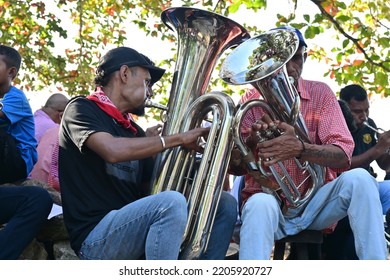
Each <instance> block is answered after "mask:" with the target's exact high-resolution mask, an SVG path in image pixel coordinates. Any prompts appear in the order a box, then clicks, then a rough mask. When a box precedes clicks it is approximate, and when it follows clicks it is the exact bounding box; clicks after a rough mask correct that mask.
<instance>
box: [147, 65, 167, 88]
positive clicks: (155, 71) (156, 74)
mask: <svg viewBox="0 0 390 280" xmlns="http://www.w3.org/2000/svg"><path fill="white" fill-rule="evenodd" d="M142 67H145V68H146V69H148V70H149V73H150V77H151V82H152V84H154V83H156V82H157V81H159V80H160V79H161V77H162V76H163V75H164V73H165V69H162V68H159V67H156V66H152V65H148V66H145V65H143V66H142Z"/></svg>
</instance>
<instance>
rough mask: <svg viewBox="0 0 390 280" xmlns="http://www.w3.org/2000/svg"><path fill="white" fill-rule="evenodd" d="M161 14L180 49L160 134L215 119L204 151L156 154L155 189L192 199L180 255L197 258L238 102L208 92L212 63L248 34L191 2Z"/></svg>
mask: <svg viewBox="0 0 390 280" xmlns="http://www.w3.org/2000/svg"><path fill="white" fill-rule="evenodd" d="M161 18H162V20H163V22H164V23H165V24H166V25H167V26H168V27H169V28H170V29H172V30H176V31H177V36H178V54H177V61H176V65H175V72H174V78H173V82H172V88H171V92H170V97H169V100H168V105H167V108H166V117H165V119H166V122H165V124H164V128H163V131H162V135H171V134H175V133H179V132H184V131H188V130H190V129H193V128H195V127H199V126H201V125H202V123H204V121H205V119H211V121H210V122H209V124H210V133H209V135H208V138H207V141H206V142H205V143H203V144H204V145H205V146H204V153H203V154H202V155H201V156H199V155H197V154H196V153H195V152H194V151H188V150H186V149H184V148H181V147H177V148H174V149H168V150H165V151H163V152H162V153H160V154H159V155H157V157H156V164H155V168H154V171H153V176H152V183H151V193H152V194H154V193H159V192H161V191H164V190H176V191H179V192H181V193H183V194H184V195H185V197H186V198H187V202H188V212H189V213H188V223H187V227H186V230H185V234H184V236H183V244H182V248H181V252H180V255H179V258H180V259H197V258H199V256H200V255H201V253H202V252H204V251H205V249H206V248H207V243H208V240H209V235H210V231H211V229H212V226H213V222H214V217H215V213H216V209H217V206H218V202H219V198H220V195H221V192H222V186H223V184H224V181H225V177H226V173H227V168H228V162H229V159H230V153H231V150H232V148H233V139H232V133H231V125H232V121H233V117H234V109H235V104H234V102H233V100H232V99H231V98H230V97H229V96H228V95H226V94H224V93H222V92H208V93H206V90H207V87H208V84H209V80H210V77H211V73H212V71H213V68H214V66H215V64H216V62H217V60H218V58H219V57H220V55H221V54H222V53H223V52H224V51H225V50H227V49H228V48H230V47H232V46H235V45H238V44H240V43H242V42H243V41H244V40H246V39H248V38H249V37H250V36H249V34H248V32H247V31H246V29H244V28H243V27H242V26H241V25H239V24H237V23H236V22H234V21H232V20H230V19H228V18H226V17H223V16H221V15H218V14H215V13H212V12H209V11H204V10H199V9H195V8H191V7H178V8H170V9H167V10H165V11H164V12H163V13H162V15H161Z"/></svg>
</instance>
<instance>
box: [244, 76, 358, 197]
mask: <svg viewBox="0 0 390 280" xmlns="http://www.w3.org/2000/svg"><path fill="white" fill-rule="evenodd" d="M298 92H299V94H300V97H301V108H300V111H301V113H302V116H303V119H304V121H305V123H306V127H307V130H308V137H309V139H310V141H311V143H313V144H318V145H330V144H332V145H336V146H338V147H340V148H341V149H342V150H343V151H344V152H345V154H346V155H347V156H348V159H349V164H350V163H351V156H352V152H353V149H354V141H353V138H352V136H351V134H350V132H349V130H348V127H347V125H346V123H345V119H344V116H343V114H342V112H341V110H340V107H339V104H338V101H337V99H336V96H335V94H334V93H333V92H332V90H331V89H330V88H329V86H327V85H326V84H325V83H322V82H317V81H307V80H303V79H302V78H300V79H299V80H298ZM255 98H259V99H262V97H261V96H260V94H259V93H258V91H257V90H256V89H254V88H253V89H250V90H248V91H247V92H246V94H245V95H244V96H242V98H241V102H242V103H243V102H245V101H247V100H250V99H255ZM262 115H263V112H262V109H261V108H253V109H251V111H250V112H249V113H248V114H246V116H245V118H244V119H243V121H242V127H241V128H240V129H241V131H247V130H248V128H250V127H251V126H252V124H253V123H254V122H255V121H256V120H258V119H260V118H261V116H262ZM247 136H249V135H248V134H246V135H245V134H244V133H243V138H244V139H246V137H247ZM256 154H257V153H256ZM284 165H285V166H286V168H287V170H289V174H291V177H292V179H293V180H294V181H295V182H301V181H302V178H304V177H305V176H304V175H302V174H301V171H299V170H298V167H297V166H296V165H295V162H294V161H293V160H288V161H285V162H284ZM348 168H349V167H346V168H344V169H332V168H326V175H325V183H326V182H329V181H331V180H333V179H335V178H336V176H337V173H340V172H342V171H345V170H347V169H348ZM309 184H310V182H307V183H306V184H304V185H303V187H302V188H301V189H300V192H301V193H305V192H306V190H307V189H308V188H309V187H310V185H309ZM258 192H262V188H261V186H260V185H259V184H258V183H257V182H256V181H255V180H254V179H253V178H252V177H251V176H249V175H246V177H245V188H244V190H243V192H242V198H243V201H244V202H245V201H246V200H247V199H248V198H249V197H250V196H251V195H252V194H255V193H258Z"/></svg>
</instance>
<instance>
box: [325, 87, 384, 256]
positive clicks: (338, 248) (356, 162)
mask: <svg viewBox="0 0 390 280" xmlns="http://www.w3.org/2000/svg"><path fill="white" fill-rule="evenodd" d="M339 104H340V106H341V109H342V112H343V115H344V118H345V120H346V122H347V124H348V127H349V130H350V131H351V134H352V137H353V139H354V142H355V148H354V151H353V154H352V160H351V168H358V167H361V168H364V169H366V170H367V171H368V172H369V173H370V174H371V175H372V176H373V177H376V174H375V173H374V172H373V168H372V167H371V166H370V164H371V163H372V162H373V161H374V160H376V161H377V163H378V166H379V167H381V168H388V164H389V159H390V156H389V155H388V154H387V149H388V147H390V146H389V145H390V138H389V136H390V134H389V133H387V132H386V133H383V134H381V135H377V133H376V132H375V130H376V129H377V126H376V124H375V122H374V120H372V119H371V118H369V107H370V104H369V101H368V96H367V92H366V90H365V89H364V88H363V87H361V86H360V85H349V86H346V87H344V88H342V89H341V91H340V100H339ZM365 122H367V124H368V125H369V126H370V127H372V128H374V129H375V130H373V129H372V128H370V127H369V126H367V125H365ZM378 136H379V139H378ZM378 185H379V198H380V201H381V205H382V214H383V215H386V213H387V212H388V211H389V208H390V181H386V180H385V181H379V182H378ZM354 243H355V240H354V236H353V233H352V230H351V227H350V222H349V219H348V217H345V218H343V219H342V220H340V221H339V222H338V224H337V226H336V228H335V230H334V232H333V233H332V234H330V235H327V236H326V239H325V241H324V246H323V247H324V251H325V252H326V258H327V259H345V260H355V259H358V256H357V255H356V251H355V246H354Z"/></svg>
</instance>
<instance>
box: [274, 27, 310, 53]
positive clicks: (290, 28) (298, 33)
mask: <svg viewBox="0 0 390 280" xmlns="http://www.w3.org/2000/svg"><path fill="white" fill-rule="evenodd" d="M278 29H284V30H291V31H293V32H295V34H296V35H297V36H298V40H299V46H300V47H302V46H304V47H306V48H307V45H306V42H305V39H304V38H303V35H302V33H301V31H299V30H298V29H296V28H294V27H291V26H281V27H278V28H274V29H271V30H278Z"/></svg>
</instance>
